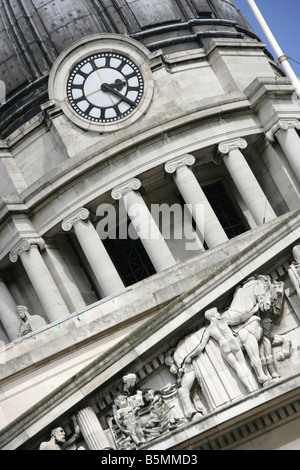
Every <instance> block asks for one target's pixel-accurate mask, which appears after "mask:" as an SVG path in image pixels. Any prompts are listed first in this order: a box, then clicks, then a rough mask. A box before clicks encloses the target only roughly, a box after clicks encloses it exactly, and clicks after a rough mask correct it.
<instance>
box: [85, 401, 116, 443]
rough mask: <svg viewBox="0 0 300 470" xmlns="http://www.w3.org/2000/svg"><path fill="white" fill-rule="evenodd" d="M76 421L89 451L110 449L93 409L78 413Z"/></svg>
mask: <svg viewBox="0 0 300 470" xmlns="http://www.w3.org/2000/svg"><path fill="white" fill-rule="evenodd" d="M77 421H78V424H79V427H80V431H81V433H82V435H83V438H84V440H85V442H86V445H87V446H88V449H89V450H105V449H111V445H110V444H109V442H108V440H107V437H106V435H105V433H104V431H103V429H102V427H101V425H100V422H99V420H98V418H97V416H96V414H95V412H94V410H93V408H91V407H89V408H85V409H83V410H81V411H79V413H78V414H77Z"/></svg>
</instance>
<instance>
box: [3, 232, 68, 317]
mask: <svg viewBox="0 0 300 470" xmlns="http://www.w3.org/2000/svg"><path fill="white" fill-rule="evenodd" d="M44 247H45V244H44V242H43V241H42V240H22V241H21V242H20V243H19V244H18V245H17V246H16V248H15V249H14V250H12V251H11V253H10V260H11V262H12V263H16V262H17V260H18V258H19V257H20V259H21V261H22V264H23V266H24V268H25V271H26V273H27V275H28V277H29V279H30V281H31V283H32V286H33V288H34V290H35V292H36V294H37V296H38V298H39V300H40V302H41V305H42V306H43V308H44V310H45V313H46V315H47V318H48V320H49V321H50V322H54V321H56V320H59V319H61V318H63V317H66V316H68V315H69V314H70V312H69V310H68V309H67V307H66V305H65V302H64V300H63V298H62V296H61V294H60V292H59V290H58V288H57V286H56V284H55V282H54V280H53V278H52V277H51V274H50V273H49V271H48V268H47V266H46V264H45V262H44V260H43V258H42V256H41V254H40V251H39V249H40V248H42V249H43V248H44Z"/></svg>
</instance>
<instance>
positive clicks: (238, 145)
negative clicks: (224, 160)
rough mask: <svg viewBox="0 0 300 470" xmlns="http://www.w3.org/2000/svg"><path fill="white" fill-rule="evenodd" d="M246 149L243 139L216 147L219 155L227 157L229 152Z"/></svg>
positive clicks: (226, 142) (229, 141) (222, 143)
mask: <svg viewBox="0 0 300 470" xmlns="http://www.w3.org/2000/svg"><path fill="white" fill-rule="evenodd" d="M247 147H248V143H247V141H246V140H245V139H242V138H240V139H235V140H228V141H225V142H221V143H220V144H219V147H218V151H219V153H220V154H221V155H227V154H228V153H229V152H230V151H231V150H244V149H245V148H247Z"/></svg>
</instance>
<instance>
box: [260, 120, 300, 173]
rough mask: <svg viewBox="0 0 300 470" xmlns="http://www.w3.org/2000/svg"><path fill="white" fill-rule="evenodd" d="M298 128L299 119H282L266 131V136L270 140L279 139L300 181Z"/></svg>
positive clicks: (299, 139)
mask: <svg viewBox="0 0 300 470" xmlns="http://www.w3.org/2000/svg"><path fill="white" fill-rule="evenodd" d="M296 129H298V130H299V129H300V122H299V121H298V120H297V119H281V120H280V121H279V122H278V123H277V124H276V125H275V126H273V128H272V129H271V130H270V131H269V132H267V133H266V137H267V139H268V140H269V141H270V142H274V141H275V139H277V140H278V142H279V145H280V147H281V148H282V150H283V152H284V154H285V156H286V158H287V159H288V161H289V163H290V165H291V167H292V168H293V170H294V172H295V175H296V176H297V178H298V181H300V138H299V135H298V134H297V131H296Z"/></svg>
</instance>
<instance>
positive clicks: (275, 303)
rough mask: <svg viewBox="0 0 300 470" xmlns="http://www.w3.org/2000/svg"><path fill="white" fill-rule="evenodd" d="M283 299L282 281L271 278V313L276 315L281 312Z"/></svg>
mask: <svg viewBox="0 0 300 470" xmlns="http://www.w3.org/2000/svg"><path fill="white" fill-rule="evenodd" d="M283 299H284V283H283V282H282V281H274V280H272V288H271V300H272V313H273V314H274V315H276V316H278V315H280V314H281V312H282V306H283Z"/></svg>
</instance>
